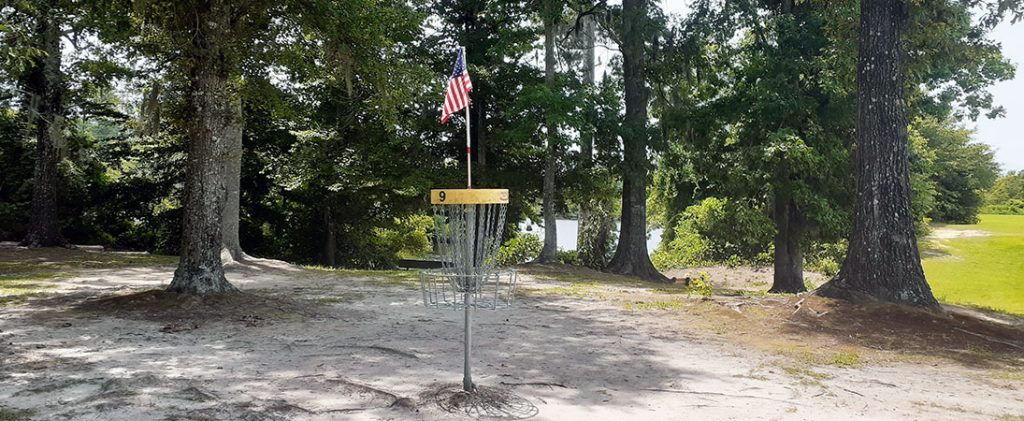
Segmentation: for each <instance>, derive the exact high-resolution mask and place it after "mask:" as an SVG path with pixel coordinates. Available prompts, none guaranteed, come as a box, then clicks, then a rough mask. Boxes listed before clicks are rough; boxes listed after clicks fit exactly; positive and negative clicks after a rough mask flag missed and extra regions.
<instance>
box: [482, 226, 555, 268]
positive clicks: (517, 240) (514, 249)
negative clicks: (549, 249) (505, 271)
mask: <svg viewBox="0 0 1024 421" xmlns="http://www.w3.org/2000/svg"><path fill="white" fill-rule="evenodd" d="M542 248H544V243H542V242H541V241H540V237H539V236H537V235H536V234H520V235H518V236H516V237H512V239H510V240H508V241H506V242H505V244H502V245H501V247H500V248H498V253H497V254H495V256H494V263H495V264H497V265H498V266H512V265H518V264H522V263H526V262H529V261H530V260H533V259H534V258H535V257H537V255H538V254H540V249H542Z"/></svg>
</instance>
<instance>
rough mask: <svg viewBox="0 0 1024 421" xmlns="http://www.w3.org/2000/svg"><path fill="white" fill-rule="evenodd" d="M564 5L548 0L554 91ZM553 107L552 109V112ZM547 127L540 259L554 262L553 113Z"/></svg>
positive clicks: (547, 56) (547, 61) (547, 54)
mask: <svg viewBox="0 0 1024 421" xmlns="http://www.w3.org/2000/svg"><path fill="white" fill-rule="evenodd" d="M559 5H561V3H560V2H558V1H555V0H546V1H545V2H544V11H543V13H544V85H545V86H547V88H548V90H549V91H550V92H554V91H555V89H556V86H555V17H556V13H557V11H556V10H558V9H557V7H558V6H559ZM550 113H551V110H548V114H550ZM544 125H545V126H546V127H547V153H546V154H545V156H544V186H543V189H544V191H543V199H542V200H543V205H542V208H543V209H542V213H543V216H544V247H543V248H542V249H541V250H540V256H538V257H537V262H540V263H550V262H555V261H557V260H558V226H557V223H556V221H555V172H556V171H557V164H558V161H557V153H558V147H557V144H556V143H557V130H558V129H557V128H556V127H555V125H554V124H553V123H552V119H551V118H550V115H549V116H548V119H547V121H546V122H545V124H544Z"/></svg>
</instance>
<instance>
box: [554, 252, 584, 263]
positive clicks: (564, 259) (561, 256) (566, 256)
mask: <svg viewBox="0 0 1024 421" xmlns="http://www.w3.org/2000/svg"><path fill="white" fill-rule="evenodd" d="M557 257H558V263H561V264H563V265H573V266H579V265H580V258H579V254H578V253H577V252H576V250H561V249H559V250H558V255H557Z"/></svg>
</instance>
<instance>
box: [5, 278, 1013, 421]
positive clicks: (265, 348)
mask: <svg viewBox="0 0 1024 421" xmlns="http://www.w3.org/2000/svg"><path fill="white" fill-rule="evenodd" d="M173 269H174V268H173V267H170V266H166V267H134V268H133V267H129V268H118V269H102V270H88V271H84V272H81V273H79V274H78V275H77V276H74V277H72V278H69V279H65V280H62V281H60V290H58V291H57V292H56V293H55V294H54V295H55V297H56V298H51V299H41V300H37V301H32V302H29V303H28V304H22V305H14V306H7V307H0V405H2V406H0V410H2V411H7V413H8V414H14V413H17V412H16V410H17V409H24V410H30V411H32V412H31V414H32V415H31V419H41V420H49V419H76V420H77V419H82V420H92V419H95V420H133V421H137V420H163V419H216V420H221V419H223V420H235V419H244V420H278V419H289V420H290V419H295V420H335V419H336V420H349V419H352V420H447V419H468V418H471V417H470V416H467V415H465V414H458V413H456V414H452V413H449V412H446V411H444V410H442V409H441V408H440V407H439V406H438V405H437V404H436V402H435V401H434V398H433V395H432V391H437V390H440V389H442V388H444V387H445V386H448V385H450V384H452V383H456V382H458V381H460V380H461V363H462V357H461V352H462V343H461V339H462V328H461V323H462V314H461V313H457V312H452V311H443V310H433V309H427V308H424V307H423V306H422V299H421V295H420V292H419V290H418V289H415V288H414V287H412V286H410V285H409V284H408V283H404V284H402V283H398V284H392V283H385V282H382V281H381V280H380V279H375V278H373V277H367V276H363V275H353V274H345V273H333V272H315V271H308V270H304V269H300V268H296V267H293V266H289V265H286V264H282V263H276V262H272V261H260V262H257V263H256V264H251V265H235V266H232V267H231V268H230V270H229V275H228V276H229V279H230V280H231V281H232V282H233V283H235V285H237V286H239V287H240V288H242V289H244V290H248V291H256V292H257V293H259V294H267V295H275V294H279V295H286V296H290V297H297V298H300V299H308V302H309V305H310V308H311V309H313V308H315V309H316V315H314V316H310V317H299V318H296V319H295V320H287V319H281V320H270V319H267V320H261V318H260V315H259V314H254V315H252V317H242V318H239V319H238V320H219V321H195V322H192V321H187V320H185V321H182V322H181V323H170V324H169V323H167V322H165V321H146V320H140V319H138V318H123V317H116V316H114V315H110V314H103V313H96V312H85V311H81V310H78V309H76V307H74V306H75V304H76V303H80V302H81V301H83V300H85V299H87V298H88V297H94V296H101V295H108V294H126V293H130V292H136V291H142V290H145V289H150V288H158V287H161V286H163V285H164V284H165V283H166V282H168V280H169V279H170V278H171V275H172V272H173ZM521 282H522V284H523V286H524V287H525V288H524V289H529V290H532V291H537V290H544V289H548V288H560V287H564V284H563V283H557V282H554V281H551V280H541V279H538V278H536V277H533V276H529V275H526V276H523V277H522V279H521ZM622 288H623V289H624V290H625V289H628V288H629V287H622ZM694 300H695V301H696V302H699V300H698V299H694ZM697 322H699V320H693V319H688V318H686V317H685V316H680V315H678V314H676V313H674V312H672V311H667V310H666V311H657V310H655V311H637V310H635V309H634V310H631V309H627V308H626V307H623V306H622V304H621V303H618V302H611V301H606V300H594V299H586V298H572V297H566V296H564V295H558V294H528V295H527V296H525V297H523V298H522V299H521V300H520V301H519V302H517V306H516V307H515V308H513V309H510V310H502V311H479V312H477V314H476V319H475V326H474V328H475V335H476V336H475V338H476V348H475V349H474V352H473V358H472V361H473V364H474V365H475V367H474V374H475V379H476V381H477V383H478V384H479V385H481V386H486V387H493V388H504V389H506V390H511V391H514V393H515V394H517V395H518V396H520V397H522V398H523V399H525V402H521V404H520V405H519V406H516V407H514V408H507V409H508V410H509V411H508V414H507V415H509V416H512V417H522V418H525V417H530V418H531V419H537V420H587V421H597V420H626V419H637V420H683V419H787V420H788V419H793V420H801V419H813V420H823V419H837V420H848V419H922V420H933V419H956V420H974V419H1017V418H1014V417H1019V416H1024V376H1020V377H1018V376H1016V374H1017V373H1014V375H1009V374H1000V373H1006V372H1005V371H1003V370H1002V369H993V368H990V367H971V366H969V365H958V364H952V363H947V364H938V363H931V362H929V363H920V362H900V361H895V362H888V363H877V364H876V363H870V364H864V365H858V366H856V367H849V368H843V367H841V366H836V365H829V364H812V365H808V364H807V363H806V362H800V361H798V360H795V359H794V358H793V357H790V356H784V355H780V354H777V353H770V352H764V351H758V350H755V349H752V348H750V347H745V346H741V345H737V343H736V342H735V341H731V340H729V339H728V338H727V336H728V335H716V334H712V333H707V332H706V331H702V330H700V329H696V328H693V327H692V326H693V325H694V323H697ZM897 340H898V338H897ZM1001 376H1002V377H1001ZM2 411H0V415H3V414H4V412H2ZM0 418H2V417H0Z"/></svg>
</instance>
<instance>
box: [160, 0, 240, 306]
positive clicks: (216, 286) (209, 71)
mask: <svg viewBox="0 0 1024 421" xmlns="http://www.w3.org/2000/svg"><path fill="white" fill-rule="evenodd" d="M225 3H227V2H226V1H224V0H220V1H212V2H210V3H203V4H201V5H200V7H198V8H197V9H196V21H197V22H199V24H198V25H197V28H201V30H200V29H197V31H196V33H195V34H194V36H193V37H192V50H191V51H190V53H191V54H192V57H190V60H189V61H188V62H189V67H190V68H189V82H190V86H189V112H190V114H191V115H190V119H191V127H190V128H189V129H190V130H189V145H188V161H187V164H186V168H185V197H184V216H183V228H182V233H181V235H182V246H181V260H180V261H179V263H178V269H177V270H176V271H175V272H174V279H173V280H172V281H171V285H170V286H169V287H168V288H167V290H168V291H172V292H178V293H187V294H196V295H205V294H211V293H221V292H233V291H237V289H236V288H235V287H234V286H233V285H231V284H230V283H229V282H228V281H227V279H226V278H225V277H224V267H223V266H222V265H221V256H220V251H221V245H222V232H221V216H222V215H223V214H224V202H225V198H226V196H227V195H226V194H225V185H224V171H225V165H224V162H225V157H226V156H227V152H228V142H230V139H229V138H230V136H231V130H232V128H233V127H236V126H237V125H238V122H237V117H238V116H237V115H236V113H235V108H234V106H233V104H234V101H236V98H237V95H238V92H235V91H234V90H233V89H232V86H231V83H230V81H231V79H232V73H233V72H232V71H233V70H234V69H233V66H232V65H231V64H230V61H229V59H228V55H229V51H227V49H226V48H225V46H224V45H223V44H221V43H224V42H226V41H228V40H229V39H230V36H231V34H230V25H231V10H230V6H229V5H227V4H225Z"/></svg>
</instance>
